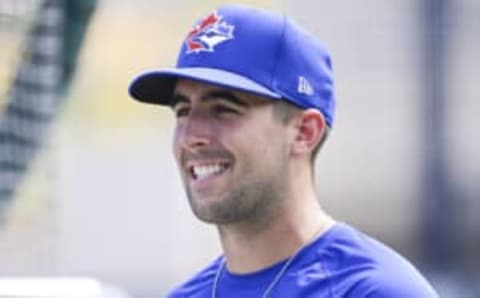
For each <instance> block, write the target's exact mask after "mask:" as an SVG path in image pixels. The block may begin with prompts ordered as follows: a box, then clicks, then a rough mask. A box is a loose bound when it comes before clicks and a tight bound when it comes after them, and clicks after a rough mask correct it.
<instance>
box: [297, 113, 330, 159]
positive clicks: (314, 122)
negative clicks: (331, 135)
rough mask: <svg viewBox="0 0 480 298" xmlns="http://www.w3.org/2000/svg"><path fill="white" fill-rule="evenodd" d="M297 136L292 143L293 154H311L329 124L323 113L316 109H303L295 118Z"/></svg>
mask: <svg viewBox="0 0 480 298" xmlns="http://www.w3.org/2000/svg"><path fill="white" fill-rule="evenodd" d="M295 120H296V121H295V134H296V135H295V138H294V141H293V143H292V148H291V149H292V150H291V152H292V154H294V155H303V154H308V155H309V154H310V153H311V152H312V151H313V150H314V149H315V147H316V146H317V145H318V144H319V143H320V141H321V140H322V137H323V134H325V133H326V127H327V124H326V122H325V118H324V117H323V115H322V113H321V112H320V111H318V110H316V109H307V110H304V111H302V112H301V113H300V114H299V115H298V117H297V118H296V119H295Z"/></svg>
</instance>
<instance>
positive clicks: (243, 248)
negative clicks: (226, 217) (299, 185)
mask: <svg viewBox="0 0 480 298" xmlns="http://www.w3.org/2000/svg"><path fill="white" fill-rule="evenodd" d="M311 196H314V194H311ZM333 223H334V221H333V220H332V218H330V217H329V216H328V215H327V214H326V213H325V212H324V211H323V210H322V209H321V208H320V206H319V204H318V203H317V201H316V199H315V198H314V197H312V198H303V199H302V200H301V201H298V200H290V201H289V204H285V206H283V207H282V209H281V210H280V211H279V212H278V213H277V214H275V215H274V216H273V217H272V218H271V219H270V220H269V221H268V222H267V223H262V224H259V223H252V222H245V223H237V224H232V225H223V226H219V227H218V228H219V233H220V240H221V242H222V246H223V250H224V254H225V257H226V261H227V268H228V270H229V271H230V272H233V273H238V274H241V273H249V272H255V271H258V270H261V269H263V268H266V267H268V266H270V265H273V264H275V263H277V262H279V261H281V260H284V259H287V258H288V257H290V256H291V255H293V254H294V253H295V252H297V251H298V250H299V249H301V248H302V247H304V246H305V245H306V244H308V243H310V242H311V241H313V240H314V239H316V238H317V237H318V236H320V235H321V234H323V233H324V232H325V231H326V230H328V228H329V227H331V226H332V225H333Z"/></svg>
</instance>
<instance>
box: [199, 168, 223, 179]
mask: <svg viewBox="0 0 480 298" xmlns="http://www.w3.org/2000/svg"><path fill="white" fill-rule="evenodd" d="M223 169H224V167H223V166H221V165H219V164H215V165H207V166H194V167H193V168H192V172H193V175H194V176H195V178H196V179H204V178H207V177H210V176H213V175H218V174H219V173H220V172H221V171H222V170H223Z"/></svg>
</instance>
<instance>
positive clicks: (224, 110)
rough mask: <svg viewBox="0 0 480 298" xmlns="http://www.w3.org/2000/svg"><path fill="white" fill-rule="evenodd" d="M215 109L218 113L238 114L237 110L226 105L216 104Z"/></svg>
mask: <svg viewBox="0 0 480 298" xmlns="http://www.w3.org/2000/svg"><path fill="white" fill-rule="evenodd" d="M214 110H215V112H216V113H218V114H238V112H237V110H235V109H233V108H229V107H226V106H215V107H214Z"/></svg>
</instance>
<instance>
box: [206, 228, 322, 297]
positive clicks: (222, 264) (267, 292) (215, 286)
mask: <svg viewBox="0 0 480 298" xmlns="http://www.w3.org/2000/svg"><path fill="white" fill-rule="evenodd" d="M321 231H322V228H321V229H319V231H317V232H316V233H315V234H314V235H313V237H312V239H310V241H308V242H307V243H305V244H304V245H302V246H301V247H300V248H299V249H297V251H296V252H295V253H294V254H293V255H291V256H290V257H289V258H288V259H287V261H286V262H285V264H284V265H283V266H282V268H281V269H280V271H278V273H277V274H276V275H275V277H274V278H273V280H272V282H271V283H270V284H269V285H268V287H267V289H266V290H265V292H263V294H262V298H267V297H268V295H270V292H271V291H272V290H273V288H274V287H275V286H276V285H277V283H278V282H279V281H280V279H281V278H282V277H283V275H284V274H285V272H287V269H288V267H289V266H290V264H292V262H293V260H294V259H295V258H296V257H297V256H298V254H299V253H300V252H301V251H302V250H303V249H304V248H305V247H307V246H308V245H309V244H310V243H311V242H313V241H314V240H315V239H316V238H317V235H318V234H320V232H321ZM224 269H225V258H223V259H222V260H221V261H220V266H219V267H218V270H217V272H216V273H215V279H214V280H213V287H212V298H217V291H218V283H219V282H220V276H221V275H222V272H223V270H224Z"/></svg>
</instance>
